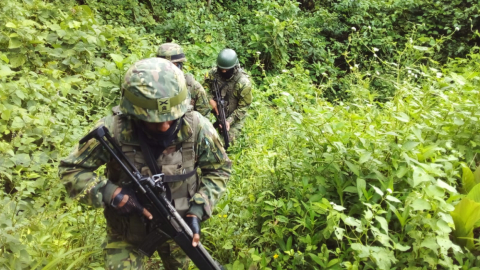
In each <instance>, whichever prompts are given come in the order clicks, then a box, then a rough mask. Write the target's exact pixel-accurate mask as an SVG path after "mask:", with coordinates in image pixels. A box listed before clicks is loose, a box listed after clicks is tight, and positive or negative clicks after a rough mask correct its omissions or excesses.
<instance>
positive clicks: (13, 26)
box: [5, 22, 17, 28]
mask: <svg viewBox="0 0 480 270" xmlns="http://www.w3.org/2000/svg"><path fill="white" fill-rule="evenodd" d="M5 26H6V27H8V28H17V26H16V25H15V24H14V23H13V22H7V23H6V24H5Z"/></svg>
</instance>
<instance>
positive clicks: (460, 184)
mask: <svg viewBox="0 0 480 270" xmlns="http://www.w3.org/2000/svg"><path fill="white" fill-rule="evenodd" d="M479 8H480V2H478V1H474V0H464V1H460V0H454V1H443V0H441V1H413V0H412V1H410V0H402V1H399V0H390V1H381V2H380V1H373V0H360V1H350V0H328V1H309V0H305V1H299V2H297V1H292V0H279V1H264V0H243V1H222V0H212V1H204V2H200V1H194V0H169V1H157V0H118V1H117V0H76V1H74V0H70V1H67V0H63V1H60V0H3V1H1V2H0V10H1V11H2V12H1V13H0V186H1V189H0V205H2V207H0V269H81V268H82V269H103V266H102V265H103V264H102V263H103V255H102V242H103V238H104V235H105V232H104V226H105V224H104V219H103V215H102V211H101V210H99V209H91V208H89V207H87V206H84V205H81V204H79V203H78V202H77V201H76V200H75V199H72V198H68V196H66V193H65V190H64V187H63V185H62V184H61V183H60V181H59V179H58V177H57V168H56V167H57V164H58V161H59V159H60V158H61V157H64V156H66V155H67V154H68V153H69V151H70V150H71V149H72V147H74V145H75V144H76V143H77V142H78V140H79V139H80V138H81V137H82V136H83V135H84V134H85V132H86V131H87V130H88V129H89V127H90V126H91V125H92V123H94V122H95V121H96V120H97V119H99V118H100V117H102V116H104V115H106V114H108V113H109V112H110V108H111V107H112V106H114V105H115V104H117V102H118V98H119V94H120V93H119V85H120V82H121V80H122V75H123V74H124V72H125V70H126V69H127V68H128V67H129V65H130V64H131V63H132V62H135V61H137V60H138V59H142V58H145V57H150V56H153V55H154V54H155V51H156V48H157V46H158V45H159V44H161V43H163V42H167V41H175V42H178V43H180V44H182V45H183V46H184V49H185V51H186V55H187V59H188V62H187V63H186V66H185V68H186V70H187V71H189V72H192V73H194V74H195V75H196V77H197V79H198V80H200V81H201V80H202V75H203V73H204V72H205V71H206V70H208V69H209V68H210V67H211V66H212V65H213V64H214V63H215V58H216V55H217V53H218V51H219V50H220V49H222V48H224V47H230V48H233V49H235V50H236V51H237V52H238V54H239V56H240V61H241V63H242V66H243V67H244V68H245V69H246V70H247V71H248V72H249V73H250V75H251V78H252V80H253V81H254V82H255V84H256V85H255V93H254V103H253V104H252V106H251V110H250V117H249V119H248V121H247V122H246V125H245V128H244V135H243V137H242V138H241V139H240V140H239V141H238V142H237V143H236V144H235V145H234V146H233V147H232V149H231V153H230V157H231V159H232V160H233V161H234V174H233V176H232V179H231V181H230V183H229V192H228V193H227V194H226V196H225V197H224V199H223V200H222V201H221V202H220V203H219V204H218V205H217V208H216V212H215V216H214V217H213V218H211V219H210V220H209V221H208V222H206V223H205V224H204V229H203V230H202V232H203V241H204V244H205V245H206V246H207V247H208V248H209V249H210V250H211V252H212V255H213V256H214V257H215V258H217V259H218V260H219V261H221V262H222V263H224V264H225V265H226V266H227V268H228V269H235V270H237V269H480V263H479V262H480V258H478V255H479V247H478V240H479V233H478V232H479V230H478V227H479V226H480V216H479V214H478V213H480V212H479V210H480V169H477V164H478V161H479V158H478V157H477V154H478V153H479V151H480V135H479V125H478V122H479V117H480V112H479V111H478V107H479V106H480V93H479V86H480V82H479V79H480V52H479V48H478V47H477V42H478V41H479V38H480V34H479V33H478V29H479V26H480V22H479V18H478V16H479ZM158 263H159V259H158V257H153V258H152V259H150V260H149V262H148V265H149V266H151V267H152V269H153V268H154V267H156V266H157V265H158Z"/></svg>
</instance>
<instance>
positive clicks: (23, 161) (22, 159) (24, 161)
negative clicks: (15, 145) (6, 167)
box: [13, 154, 30, 167]
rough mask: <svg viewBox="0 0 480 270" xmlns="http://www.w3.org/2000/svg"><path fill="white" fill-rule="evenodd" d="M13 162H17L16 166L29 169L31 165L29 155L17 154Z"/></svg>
mask: <svg viewBox="0 0 480 270" xmlns="http://www.w3.org/2000/svg"><path fill="white" fill-rule="evenodd" d="M13 162H15V164H16V165H22V166H23V167H28V166H29V165H30V156H29V155H28V154H16V155H15V157H14V158H13Z"/></svg>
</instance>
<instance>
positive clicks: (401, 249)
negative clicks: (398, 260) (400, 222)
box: [393, 242, 410, 251]
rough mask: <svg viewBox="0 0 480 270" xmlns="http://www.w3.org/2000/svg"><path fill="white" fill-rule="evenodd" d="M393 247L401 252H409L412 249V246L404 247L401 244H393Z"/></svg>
mask: <svg viewBox="0 0 480 270" xmlns="http://www.w3.org/2000/svg"><path fill="white" fill-rule="evenodd" d="M393 246H394V247H395V249H396V250H400V251H407V250H409V249H410V246H404V245H401V244H400V243H395V242H394V243H393Z"/></svg>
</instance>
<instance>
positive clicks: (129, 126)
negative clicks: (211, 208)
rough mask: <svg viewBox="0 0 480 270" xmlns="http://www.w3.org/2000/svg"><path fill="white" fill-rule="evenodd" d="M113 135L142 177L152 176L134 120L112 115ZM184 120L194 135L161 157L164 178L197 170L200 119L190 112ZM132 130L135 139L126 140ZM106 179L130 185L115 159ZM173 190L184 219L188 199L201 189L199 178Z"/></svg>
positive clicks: (168, 148) (180, 183)
mask: <svg viewBox="0 0 480 270" xmlns="http://www.w3.org/2000/svg"><path fill="white" fill-rule="evenodd" d="M113 117H114V119H113V134H114V139H115V141H116V142H117V143H118V144H119V146H120V148H121V149H122V151H123V152H124V153H125V156H126V157H127V158H128V159H129V160H130V161H132V162H133V164H135V166H136V167H137V169H138V170H139V171H140V173H141V174H142V175H150V176H151V175H152V173H151V172H150V169H149V168H148V165H147V163H146V161H145V159H144V156H143V154H142V151H141V148H140V144H139V142H138V137H136V136H135V131H134V129H133V123H132V121H131V120H130V119H129V118H127V117H126V116H125V115H122V114H117V115H114V116H113ZM184 119H185V120H186V122H187V123H188V124H189V125H190V127H191V128H192V132H193V133H192V136H190V138H188V139H187V140H185V141H184V142H182V143H181V144H178V145H172V146H169V147H167V148H166V149H165V150H164V151H163V153H162V154H160V156H159V157H158V159H157V160H156V161H157V164H158V166H159V168H160V169H161V171H162V173H164V174H165V175H181V174H186V173H188V172H191V171H192V170H196V168H195V162H196V160H195V145H196V138H197V133H198V123H199V119H198V116H197V114H195V113H193V112H192V111H191V110H189V111H188V112H187V113H186V114H185V116H184ZM126 130H130V131H132V133H131V134H132V136H133V138H135V139H133V140H129V141H127V140H125V137H124V136H122V135H121V134H122V131H123V132H124V131H126ZM107 177H108V179H109V180H110V181H111V182H113V183H114V184H116V185H118V186H120V187H122V186H126V185H128V184H129V183H130V179H129V178H128V176H127V175H126V174H125V173H124V172H123V171H122V170H121V169H120V166H119V164H118V163H117V162H116V161H115V160H113V161H111V162H109V163H107ZM168 186H169V187H170V191H171V198H172V203H173V204H174V206H175V209H177V211H178V213H179V214H180V215H181V216H184V215H185V213H186V212H187V210H188V208H189V206H190V205H189V200H190V198H191V197H193V195H194V194H195V193H196V192H197V191H198V189H199V186H200V185H199V177H198V174H197V173H195V174H194V175H193V176H191V177H189V178H187V179H186V180H183V181H178V182H173V183H168Z"/></svg>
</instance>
